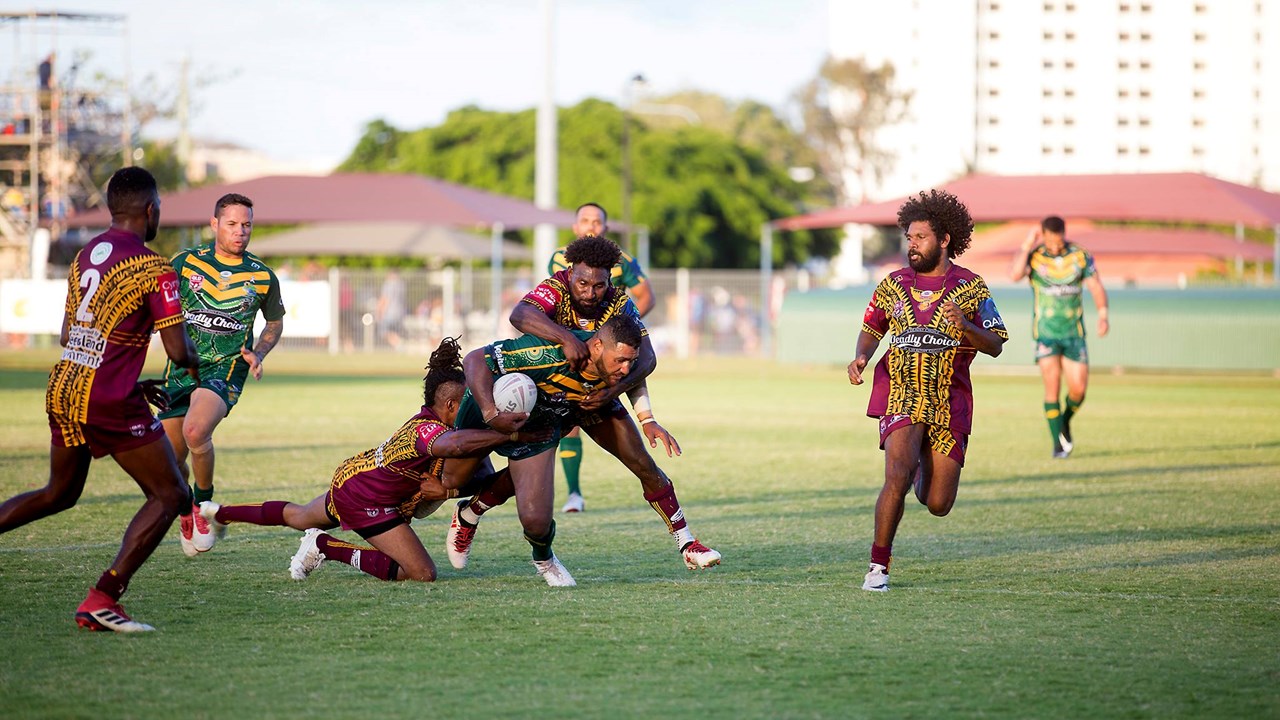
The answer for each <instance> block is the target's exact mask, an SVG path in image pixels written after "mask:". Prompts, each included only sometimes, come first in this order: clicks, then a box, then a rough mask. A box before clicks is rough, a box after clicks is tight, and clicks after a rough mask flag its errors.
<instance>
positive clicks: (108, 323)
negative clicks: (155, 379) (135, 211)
mask: <svg viewBox="0 0 1280 720" xmlns="http://www.w3.org/2000/svg"><path fill="white" fill-rule="evenodd" d="M66 322H67V326H68V328H67V329H68V339H67V345H66V347H65V348H64V349H63V351H62V359H61V360H59V361H58V363H57V364H56V365H54V366H53V371H52V372H50V373H49V389H48V391H47V392H46V393H45V410H46V411H47V412H49V413H50V414H51V415H56V416H59V417H62V418H65V419H67V420H71V421H75V422H79V423H93V422H94V420H95V418H100V417H103V416H104V415H106V416H110V415H111V414H113V413H118V412H119V409H120V406H121V404H122V403H123V401H124V400H125V399H126V398H129V397H130V396H133V395H135V394H137V395H138V396H139V397H140V396H141V392H142V391H141V390H140V389H139V388H138V375H139V374H140V373H141V372H142V363H143V361H144V360H146V356H147V345H148V344H150V342H151V333H152V332H153V331H154V330H161V329H164V328H166V327H169V326H171V325H176V324H178V323H180V322H182V306H181V304H180V303H179V301H178V277H177V275H176V274H175V273H174V271H173V266H171V265H170V264H169V262H168V261H167V260H165V259H164V258H163V257H161V256H160V255H157V254H156V253H154V252H152V251H151V250H149V249H147V247H146V245H144V244H143V241H142V238H140V237H138V236H137V235H134V234H133V233H131V232H129V231H127V230H121V229H119V228H112V229H110V230H108V231H107V232H105V233H103V234H101V235H99V236H98V237H96V238H94V239H92V240H90V241H89V244H88V245H85V246H84V248H83V249H82V250H81V251H80V252H79V253H77V254H76V259H75V261H73V262H72V263H71V274H70V276H69V277H68V278H67V303H66ZM144 405H145V403H144Z"/></svg>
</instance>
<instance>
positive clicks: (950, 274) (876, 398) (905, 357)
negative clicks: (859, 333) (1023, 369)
mask: <svg viewBox="0 0 1280 720" xmlns="http://www.w3.org/2000/svg"><path fill="white" fill-rule="evenodd" d="M947 301H951V302H954V303H955V304H956V305H958V306H959V307H960V309H961V311H963V312H964V314H965V317H966V318H968V319H969V321H970V322H972V323H974V324H975V325H979V326H981V327H984V328H986V329H987V330H990V331H992V332H994V333H995V334H996V335H998V336H1000V337H1001V338H1003V339H1006V340H1007V339H1008V338H1009V333H1008V331H1006V330H1005V327H1004V321H1003V320H1002V319H1001V318H1000V313H999V311H997V310H996V304H995V301H994V300H992V299H991V292H990V291H989V290H988V289H987V284H986V283H985V282H983V280H982V278H980V277H978V276H977V275H975V274H973V273H972V272H970V271H969V270H966V269H965V268H962V267H960V266H959V265H952V266H951V268H950V269H949V270H948V271H947V274H946V275H945V276H944V277H925V276H918V275H916V272H915V271H914V270H912V269H911V268H909V267H906V268H902V269H901V270H895V271H894V272H892V273H890V274H889V276H888V277H886V278H885V279H884V280H882V281H881V282H880V284H879V285H878V286H876V290H875V293H874V294H873V295H872V297H871V304H869V305H868V306H867V311H866V314H865V315H864V316H863V319H862V329H863V331H864V332H866V333H869V334H871V335H873V336H875V338H876V339H880V338H883V337H884V336H885V335H886V334H888V335H890V338H889V349H888V350H887V351H885V353H884V356H883V357H881V358H880V362H879V363H877V364H876V369H875V379H874V382H873V385H872V388H871V401H870V403H869V404H868V407H867V415H870V416H871V417H883V416H886V415H906V416H909V417H910V418H911V421H912V422H916V423H927V424H930V425H941V426H943V427H949V428H951V429H952V430H953V431H955V432H958V433H963V434H965V435H968V434H970V433H971V431H972V425H973V385H972V384H971V383H970V381H969V365H971V364H972V363H973V358H974V356H975V355H976V354H977V350H976V349H975V348H974V347H973V346H972V345H969V344H968V343H966V342H965V341H964V336H963V335H962V334H961V332H960V329H959V328H956V327H953V326H952V325H951V324H950V323H948V322H947V321H946V317H945V316H944V315H943V313H942V310H941V308H942V305H943V303H945V302H947Z"/></svg>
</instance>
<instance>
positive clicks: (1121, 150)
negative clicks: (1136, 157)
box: [1116, 145, 1129, 155]
mask: <svg viewBox="0 0 1280 720" xmlns="http://www.w3.org/2000/svg"><path fill="white" fill-rule="evenodd" d="M1116 154H1117V155H1128V154H1129V148H1127V147H1125V146H1124V145H1121V146H1119V147H1117V148H1116Z"/></svg>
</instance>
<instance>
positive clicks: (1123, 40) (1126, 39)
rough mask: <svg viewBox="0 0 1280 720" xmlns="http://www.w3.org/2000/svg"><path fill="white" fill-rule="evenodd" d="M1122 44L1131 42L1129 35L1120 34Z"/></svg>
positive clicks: (1125, 33)
mask: <svg viewBox="0 0 1280 720" xmlns="http://www.w3.org/2000/svg"><path fill="white" fill-rule="evenodd" d="M1120 42H1129V33H1127V32H1123V31H1122V32H1121V33H1120Z"/></svg>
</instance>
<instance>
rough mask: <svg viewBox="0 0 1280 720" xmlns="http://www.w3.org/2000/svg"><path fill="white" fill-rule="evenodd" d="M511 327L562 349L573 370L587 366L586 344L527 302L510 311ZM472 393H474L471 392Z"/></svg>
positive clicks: (519, 303)
mask: <svg viewBox="0 0 1280 720" xmlns="http://www.w3.org/2000/svg"><path fill="white" fill-rule="evenodd" d="M509 319H510V321H511V327H513V328H515V329H517V330H519V331H520V332H522V333H526V334H529V335H533V336H535V337H540V338H542V339H543V340H546V341H547V342H553V343H558V344H559V345H560V346H561V347H563V348H564V357H565V360H568V361H569V366H570V367H572V368H573V369H574V370H581V369H582V368H583V367H585V366H586V364H587V356H588V355H589V354H590V353H588V352H587V344H586V343H584V342H582V341H581V340H579V339H578V336H577V335H574V334H573V331H572V330H570V329H569V328H566V327H564V326H563V325H560V324H558V323H556V321H554V320H552V319H551V318H550V317H548V316H547V314H546V313H544V312H542V311H541V310H540V309H538V308H537V307H535V306H533V305H530V304H529V303H527V302H518V303H516V307H515V309H514V310H512V311H511V317H510V318H509ZM472 392H474V391H472Z"/></svg>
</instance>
